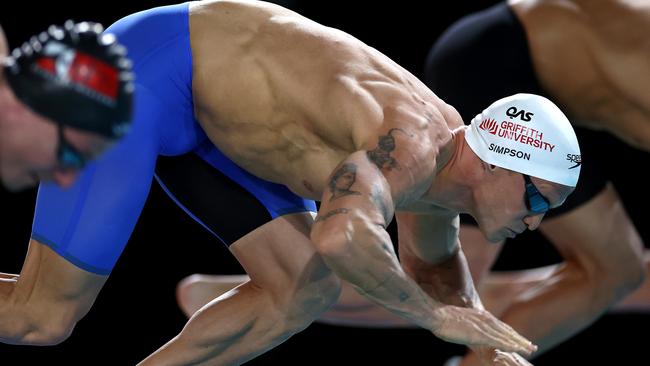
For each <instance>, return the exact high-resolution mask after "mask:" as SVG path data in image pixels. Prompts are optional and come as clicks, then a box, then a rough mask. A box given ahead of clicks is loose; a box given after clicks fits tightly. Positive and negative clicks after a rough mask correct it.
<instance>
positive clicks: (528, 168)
mask: <svg viewBox="0 0 650 366" xmlns="http://www.w3.org/2000/svg"><path fill="white" fill-rule="evenodd" d="M465 141H467V144H468V145H469V146H470V147H471V148H472V150H473V151H474V153H475V154H476V155H478V157H479V158H481V160H483V161H485V162H486V163H488V164H492V165H496V166H498V167H501V168H505V169H509V170H512V171H515V172H519V173H523V174H527V175H530V176H533V177H537V178H540V179H544V180H547V181H551V182H555V183H559V184H563V185H565V186H570V187H575V186H576V184H577V183H578V177H579V176H580V165H581V163H582V159H581V156H580V147H579V146H578V139H577V138H576V134H575V132H574V131H573V127H572V126H571V123H570V122H569V120H568V119H567V117H566V116H565V115H564V113H562V111H561V110H560V108H558V107H557V106H556V105H555V104H553V102H551V101H550V100H548V99H546V98H544V97H541V96H539V95H534V94H515V95H513V96H510V97H506V98H503V99H499V100H497V101H496V102H494V103H492V105H490V106H489V107H487V108H486V109H485V110H484V111H483V113H481V114H478V115H477V116H476V117H474V119H473V120H472V123H471V124H470V126H469V127H468V128H467V130H466V131H465Z"/></svg>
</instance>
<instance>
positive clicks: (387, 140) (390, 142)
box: [366, 128, 411, 170]
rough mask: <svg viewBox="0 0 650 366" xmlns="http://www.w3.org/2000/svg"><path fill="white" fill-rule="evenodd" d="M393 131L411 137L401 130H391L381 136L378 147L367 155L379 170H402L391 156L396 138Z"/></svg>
mask: <svg viewBox="0 0 650 366" xmlns="http://www.w3.org/2000/svg"><path fill="white" fill-rule="evenodd" d="M393 131H399V132H401V133H403V134H405V135H408V136H411V135H410V134H409V133H408V132H406V131H404V130H403V129H401V128H391V129H390V130H389V131H388V133H387V134H385V135H382V136H379V142H378V143H377V147H376V148H375V149H373V150H369V151H368V152H367V153H366V154H367V156H368V159H369V160H370V161H372V162H373V163H374V164H375V165H377V167H379V169H387V170H392V169H397V170H401V169H402V168H401V167H400V165H399V163H398V162H397V160H395V159H394V158H393V157H392V156H390V153H391V152H392V151H393V150H395V137H393Z"/></svg>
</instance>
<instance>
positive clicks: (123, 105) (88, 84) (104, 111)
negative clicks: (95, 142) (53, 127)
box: [4, 21, 133, 139]
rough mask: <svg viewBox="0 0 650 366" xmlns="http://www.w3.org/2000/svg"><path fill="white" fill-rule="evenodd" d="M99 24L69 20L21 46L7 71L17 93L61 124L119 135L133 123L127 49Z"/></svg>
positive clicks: (114, 136)
mask: <svg viewBox="0 0 650 366" xmlns="http://www.w3.org/2000/svg"><path fill="white" fill-rule="evenodd" d="M102 32H103V27H102V26H101V24H99V23H92V22H82V23H77V24H75V23H74V22H72V21H67V22H66V23H65V24H64V26H63V27H57V26H51V27H50V28H49V29H48V30H47V31H46V32H43V33H41V34H39V35H38V36H34V37H32V38H31V39H30V40H29V42H25V43H24V44H23V45H22V46H21V47H19V48H16V49H15V50H14V51H13V52H12V53H11V55H10V56H9V57H8V58H7V62H6V63H5V67H4V70H5V75H6V78H7V80H8V82H9V85H10V86H11V88H12V90H13V92H14V94H15V95H16V97H17V98H18V99H19V100H21V101H22V102H23V103H25V104H26V105H27V106H29V107H30V108H31V109H32V110H34V111H35V112H37V113H39V114H41V115H43V116H44V117H47V118H49V119H52V120H53V121H55V122H56V123H58V124H61V125H66V126H71V127H74V128H78V129H80V130H83V131H88V132H93V133H97V134H99V135H102V136H104V137H108V138H111V139H116V138H119V137H122V136H123V135H124V134H125V133H126V132H127V131H128V129H129V127H130V125H131V114H132V110H133V84H132V82H133V74H132V73H131V61H130V60H129V59H128V58H126V49H125V48H124V47H123V46H122V45H120V44H119V43H117V41H116V39H115V37H114V36H113V35H110V34H102Z"/></svg>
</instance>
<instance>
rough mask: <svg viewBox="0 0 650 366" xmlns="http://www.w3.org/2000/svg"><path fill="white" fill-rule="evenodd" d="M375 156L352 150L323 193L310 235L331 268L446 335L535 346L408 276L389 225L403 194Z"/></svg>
mask: <svg viewBox="0 0 650 366" xmlns="http://www.w3.org/2000/svg"><path fill="white" fill-rule="evenodd" d="M387 158H388V159H390V160H392V158H391V157H390V156H387ZM371 159H373V156H372V154H371V152H366V151H358V152H355V153H353V154H352V155H350V156H349V157H348V158H347V159H346V160H344V161H343V162H342V163H341V164H340V165H339V167H338V168H337V169H335V171H334V172H333V174H332V176H331V178H330V182H329V187H330V189H329V191H327V192H326V193H325V194H324V195H323V199H322V201H321V207H320V211H319V215H318V217H317V219H316V221H315V223H314V227H313V229H312V234H311V237H312V240H313V241H314V244H315V246H316V248H317V250H318V251H319V253H320V254H321V255H322V256H323V258H324V260H325V262H326V263H327V264H328V265H329V266H330V268H332V270H333V271H334V272H335V273H337V274H338V275H339V276H340V277H341V278H342V279H344V280H346V281H348V282H350V283H351V284H352V285H353V286H355V288H356V289H357V290H358V291H360V292H361V293H363V294H364V295H366V296H367V297H369V298H370V299H371V300H373V301H375V302H377V303H379V304H380V305H382V306H384V307H385V308H387V309H388V310H390V311H392V312H393V313H395V314H397V315H399V316H401V317H403V318H405V319H407V320H409V321H411V322H413V323H415V324H417V325H419V326H421V327H423V328H425V329H429V330H431V331H432V332H434V334H436V335H437V336H438V337H440V338H442V339H445V340H447V341H451V342H457V343H463V344H477V345H478V344H483V345H492V346H495V347H499V348H502V349H505V350H508V351H516V352H524V353H530V352H531V351H533V350H534V346H532V345H531V344H530V342H528V341H527V340H526V339H524V338H523V337H521V336H519V335H518V334H517V333H516V332H514V331H513V330H512V329H511V328H510V327H508V326H507V325H505V324H503V323H501V322H499V321H498V320H496V318H494V317H493V316H491V315H490V314H489V313H487V312H486V311H484V310H477V309H472V310H470V309H464V308H459V307H455V306H445V305H444V304H442V303H440V302H437V301H435V300H434V299H433V298H431V297H430V296H429V295H427V294H426V293H425V292H424V291H423V290H422V289H421V288H420V286H418V285H417V283H416V282H415V281H413V280H412V279H411V278H409V277H408V276H407V275H406V273H405V272H404V271H403V270H402V268H401V266H400V264H399V261H398V260H397V257H396V255H395V253H394V251H393V246H392V243H391V239H390V236H389V235H388V233H387V232H386V230H385V227H386V225H387V224H388V223H389V222H390V220H391V219H392V216H393V213H394V207H395V206H394V203H393V197H394V196H398V197H399V196H400V195H399V193H398V194H393V193H392V192H391V186H390V184H389V182H388V180H387V179H386V177H385V176H384V175H383V173H382V172H381V171H380V169H379V168H378V166H377V165H375V163H374V162H373V161H371ZM373 160H376V159H373ZM392 163H395V164H399V163H398V162H396V161H392ZM399 191H400V189H399V188H397V189H396V192H399Z"/></svg>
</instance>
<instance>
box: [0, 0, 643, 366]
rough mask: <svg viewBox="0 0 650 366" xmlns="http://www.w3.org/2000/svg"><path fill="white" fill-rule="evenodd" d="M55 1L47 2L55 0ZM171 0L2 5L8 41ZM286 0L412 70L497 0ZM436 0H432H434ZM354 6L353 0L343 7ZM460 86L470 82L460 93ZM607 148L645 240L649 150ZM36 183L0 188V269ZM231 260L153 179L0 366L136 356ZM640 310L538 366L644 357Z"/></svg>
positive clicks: (398, 344) (390, 336) (296, 355)
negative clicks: (127, 228) (87, 306)
mask: <svg viewBox="0 0 650 366" xmlns="http://www.w3.org/2000/svg"><path fill="white" fill-rule="evenodd" d="M54 3H56V5H55V4H54ZM168 3H171V2H163V1H161V2H153V1H132V2H129V4H128V5H117V4H116V2H84V3H78V4H75V5H72V2H70V1H59V2H50V4H49V5H46V6H44V5H42V4H36V3H34V2H27V1H21V2H17V3H14V4H12V10H11V11H8V10H6V9H5V10H3V11H2V12H0V24H2V26H3V28H4V30H5V33H6V35H7V37H8V39H9V42H10V46H11V47H12V48H13V47H16V46H18V45H19V44H20V42H22V41H24V40H26V39H27V38H28V37H29V36H31V35H33V34H35V33H37V32H40V31H42V30H44V29H45V28H46V27H47V26H48V25H49V24H51V23H56V24H61V23H63V22H64V21H65V20H66V19H74V20H76V21H80V20H93V21H99V22H102V23H104V24H105V25H106V26H108V25H109V24H111V23H112V22H114V21H115V20H117V19H119V18H120V17H122V16H125V15H127V14H130V13H132V12H135V11H138V10H143V9H147V8H150V7H153V6H157V5H164V4H168ZM286 3H287V4H289V7H292V8H294V9H295V10H297V11H299V12H300V13H302V14H304V15H306V16H307V17H310V18H312V19H314V20H316V21H319V22H321V23H323V24H326V25H329V26H332V27H336V28H340V29H342V30H344V31H346V32H348V33H351V34H352V35H354V36H356V37H357V38H359V39H361V40H363V41H364V42H365V43H367V44H369V45H371V46H373V47H375V48H377V49H379V50H380V51H382V52H383V53H385V54H387V55H388V56H389V57H390V58H392V59H393V60H395V61H396V62H397V63H399V64H400V65H402V66H404V67H405V68H407V69H408V70H410V71H411V72H412V73H414V74H415V75H417V76H418V77H421V76H422V69H423V63H424V59H425V56H426V54H427V52H428V50H429V48H430V46H431V45H432V44H433V42H434V41H435V39H436V37H437V36H438V35H439V34H440V33H441V32H442V31H443V30H444V29H445V28H446V27H447V26H449V25H450V24H451V23H452V22H453V21H455V20H456V19H458V18H460V17H461V16H463V15H465V14H468V13H470V12H473V11H477V10H480V9H482V8H485V7H487V6H489V5H490V4H493V3H495V2H494V1H470V0H462V1H460V0H459V1H454V2H453V4H450V2H444V3H446V4H445V8H444V9H443V8H440V7H437V6H435V5H433V3H434V2H429V3H424V2H417V1H399V2H393V3H392V4H391V5H390V6H382V5H378V4H375V3H373V2H366V1H357V2H351V1H347V2H344V1H312V2H309V1H300V0H296V1H287V2H286ZM435 3H437V2H435ZM351 4H354V7H353V8H352V7H350V5H351ZM468 92H469V91H468ZM603 149H605V151H607V150H609V151H611V155H610V161H609V162H610V163H611V166H610V168H611V169H612V173H613V174H614V175H615V176H616V177H617V178H616V179H615V183H616V185H617V188H618V190H619V192H620V193H621V195H622V197H623V200H624V202H625V204H626V206H627V208H628V211H629V213H630V215H631V216H632V218H633V220H634V221H635V223H636V224H637V227H639V230H640V231H641V234H642V236H643V237H644V239H645V241H646V242H648V240H647V239H648V237H649V236H648V234H649V230H648V227H647V226H648V225H644V224H646V221H647V220H645V216H644V214H643V209H644V208H645V207H647V203H648V195H647V192H646V190H645V189H644V188H645V186H646V185H647V184H646V183H644V182H643V180H644V178H640V177H642V176H644V174H645V173H646V170H647V168H648V166H649V165H648V162H649V161H650V160H649V159H648V154H646V153H641V152H638V151H634V150H632V149H630V148H628V147H626V146H625V145H623V144H622V143H620V142H618V141H616V140H614V139H611V138H608V137H604V138H603ZM34 199H35V190H30V191H27V192H23V193H20V194H8V193H7V192H4V191H1V192H0V203H1V207H2V211H3V213H4V217H5V218H4V220H3V225H2V229H3V232H4V240H2V255H0V266H1V267H0V271H2V272H9V273H18V272H19V271H20V268H21V265H22V260H23V258H24V255H25V252H26V244H27V241H28V238H29V233H30V225H31V218H32V213H33V207H34ZM557 260H558V257H557V255H556V254H555V252H554V251H553V250H552V249H551V248H549V246H548V244H546V243H545V241H544V240H543V238H541V237H539V236H538V235H537V234H526V235H524V236H523V237H521V238H518V239H517V240H515V241H512V242H510V243H508V244H507V245H506V250H505V252H504V253H503V255H502V257H501V258H500V260H499V262H498V263H497V265H496V267H497V269H516V268H526V267H527V266H531V265H543V264H548V263H552V262H554V261H557ZM240 271H241V270H240V268H239V266H238V265H237V262H236V261H235V260H234V259H233V257H232V256H231V255H230V253H229V252H228V251H227V250H226V249H225V247H223V246H222V245H221V244H219V243H217V242H216V241H215V240H213V238H212V237H211V236H210V235H208V234H207V233H206V232H205V231H203V230H202V228H201V227H200V226H199V225H198V224H196V223H194V222H193V221H192V220H191V219H190V218H189V217H187V216H186V215H185V214H184V213H183V212H182V211H181V210H180V209H179V208H177V207H176V206H175V205H174V204H173V203H172V202H171V200H169V199H168V198H167V197H166V195H165V194H164V193H163V192H162V190H161V189H160V187H159V186H158V185H157V184H155V183H154V184H153V186H152V190H151V193H150V195H149V200H148V202H147V204H146V206H145V209H144V211H143V213H142V216H141V219H140V221H139V223H138V225H137V226H136V229H135V232H134V233H133V236H132V238H131V241H130V242H129V245H128V246H127V248H126V250H125V251H124V253H123V254H122V257H121V259H120V261H119V262H118V264H117V266H116V267H115V269H114V270H113V273H112V275H111V278H110V279H109V280H108V282H107V284H106V286H105V287H104V289H103V290H102V292H101V293H100V295H99V297H98V298H97V301H96V303H95V305H94V307H93V309H92V310H91V311H90V312H89V314H88V315H87V316H86V317H85V318H84V319H83V320H82V321H80V322H79V324H78V325H77V327H76V329H75V331H74V333H73V335H72V336H71V337H70V338H69V339H68V340H67V341H65V342H64V343H62V344H61V345H58V346H55V347H29V346H6V345H0V365H40V364H45V363H50V364H62V365H133V364H135V363H137V362H138V361H140V360H141V359H143V358H144V357H146V356H147V355H148V354H150V353H151V352H153V351H154V350H155V349H157V348H158V347H159V346H161V345H162V344H164V343H165V342H166V341H167V340H169V339H170V338H172V337H173V336H174V335H176V334H177V333H178V332H179V331H180V329H181V328H182V326H183V324H184V322H185V318H184V316H183V315H182V313H181V312H180V310H179V309H178V308H177V307H176V303H175V294H174V289H175V286H176V283H177V282H178V281H179V280H180V279H181V278H183V277H185V276H187V275H189V274H192V273H195V272H201V273H239V272H240ZM649 319H650V317H648V316H646V315H642V314H625V315H620V314H617V315H612V314H607V315H605V316H604V317H603V318H602V319H600V320H599V321H597V322H596V323H595V324H594V325H592V326H591V327H590V328H589V329H587V330H586V331H584V332H583V333H581V334H580V335H579V336H577V337H575V338H573V339H572V340H570V341H568V342H566V343H564V344H563V345H562V346H560V347H558V348H556V349H555V350H553V351H551V352H548V353H547V354H545V355H543V356H541V357H539V358H538V359H537V360H536V361H535V364H536V365H569V364H578V365H589V364H596V363H597V364H602V363H608V364H610V363H609V362H604V361H603V357H607V356H609V357H616V358H617V361H616V362H615V363H614V364H618V365H625V364H648V362H649V361H648V360H647V359H646V360H644V358H646V356H645V354H644V352H643V350H644V348H645V346H646V344H647V343H646V340H645V339H644V337H642V336H636V337H635V336H632V334H634V333H636V334H639V333H641V334H642V332H643V331H644V330H645V329H647V328H648V326H649V325H650V321H649ZM460 352H462V348H461V347H458V346H454V345H450V344H447V343H443V342H441V341H439V340H437V339H436V338H434V337H433V336H431V335H430V333H428V332H427V331H424V330H376V329H374V330H373V329H353V328H338V327H332V326H325V325H320V324H314V325H312V326H310V327H309V328H308V329H307V330H305V331H304V332H302V333H300V334H298V335H296V336H294V337H293V338H291V339H290V340H288V341H287V342H285V343H284V344H283V345H281V346H279V347H277V348H276V349H274V350H272V351H270V352H268V353H267V354H265V355H263V356H261V357H259V358H257V359H256V360H254V361H252V362H250V363H249V364H251V365H279V364H290V365H293V364H296V365H298V364H317V365H318V364H333V363H339V364H353V363H359V364H370V363H376V364H379V365H382V364H389V363H391V362H399V363H400V364H405V365H415V364H428V365H441V364H442V362H443V361H444V360H445V359H446V358H447V357H449V356H451V355H453V354H458V353H460Z"/></svg>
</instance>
